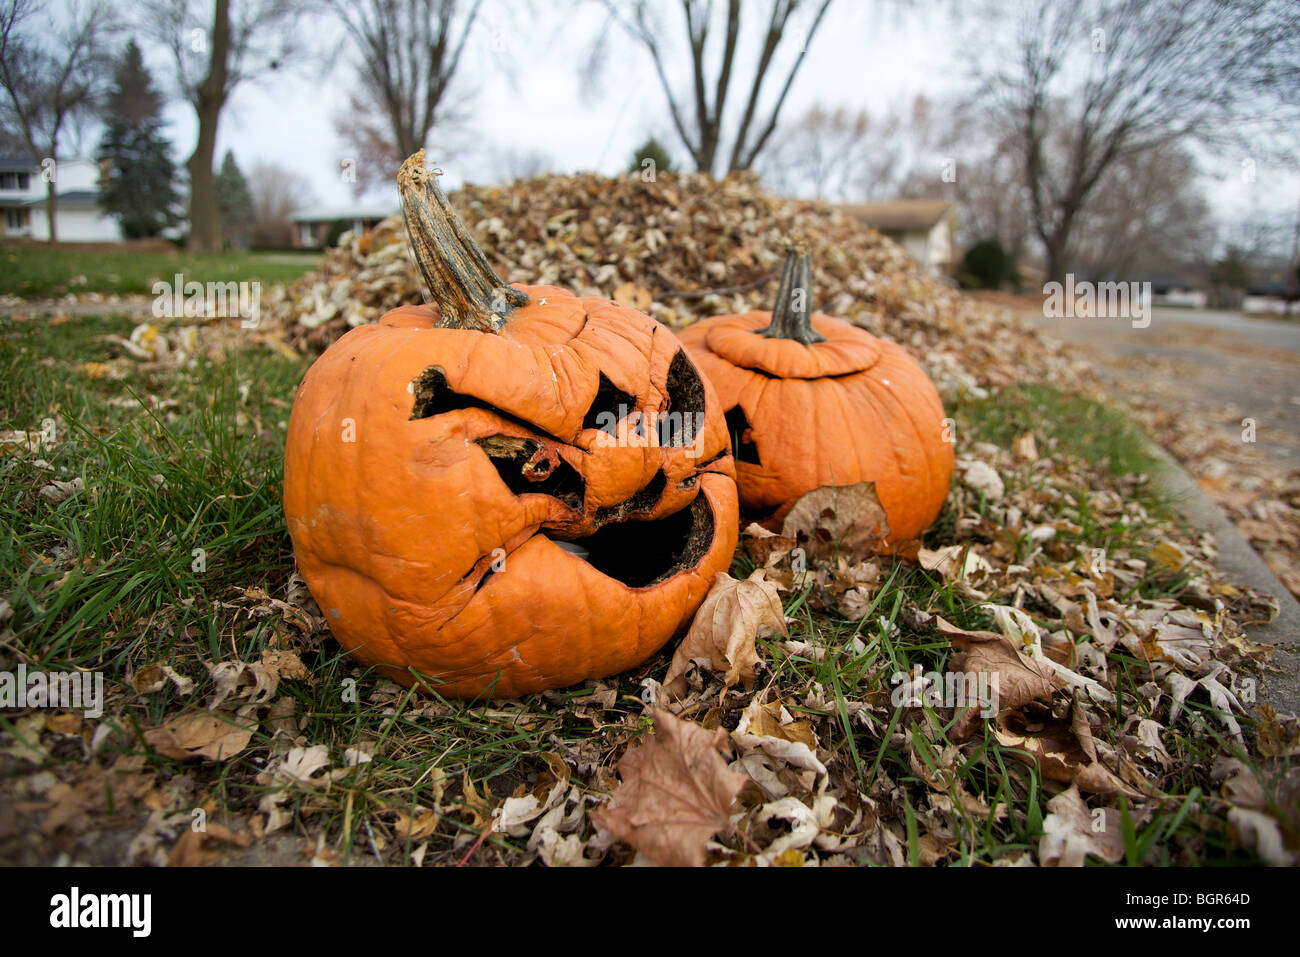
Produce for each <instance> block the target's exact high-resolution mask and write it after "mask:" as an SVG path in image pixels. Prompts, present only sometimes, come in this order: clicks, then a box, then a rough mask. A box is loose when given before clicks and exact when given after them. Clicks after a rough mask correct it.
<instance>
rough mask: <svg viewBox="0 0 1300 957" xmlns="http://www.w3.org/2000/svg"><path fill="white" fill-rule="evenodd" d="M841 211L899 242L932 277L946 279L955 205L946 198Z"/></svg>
mask: <svg viewBox="0 0 1300 957" xmlns="http://www.w3.org/2000/svg"><path fill="white" fill-rule="evenodd" d="M840 209H841V210H842V211H843V212H845V213H847V214H848V215H850V216H853V217H855V218H856V219H859V220H861V221H862V222H864V223H866V224H867V225H868V226H874V227H875V228H876V229H878V230H880V231H881V232H882V233H884V234H885V235H886V236H888V237H889V238H890V239H892V240H893V241H894V242H896V243H898V245H900V246H902V247H903V251H904V252H906V253H907V254H908V255H909V256H911V257H912V258H913V259H915V260H916V261H917V263H918V264H920V266H921V268H922V269H924V270H925V271H926V272H927V273H929V274H930V275H931V276H945V275H947V274H948V272H949V270H950V269H951V267H952V258H953V235H954V233H955V232H956V230H957V204H956V203H951V202H949V201H948V200H946V199H896V200H892V201H891V202H888V203H853V204H846V205H843V206H841V207H840Z"/></svg>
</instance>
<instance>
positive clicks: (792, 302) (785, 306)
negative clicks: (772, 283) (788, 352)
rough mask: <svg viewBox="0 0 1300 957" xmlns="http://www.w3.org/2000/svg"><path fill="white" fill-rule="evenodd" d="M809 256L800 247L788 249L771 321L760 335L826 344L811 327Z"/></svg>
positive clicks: (810, 257)
mask: <svg viewBox="0 0 1300 957" xmlns="http://www.w3.org/2000/svg"><path fill="white" fill-rule="evenodd" d="M811 298H812V254H811V253H809V252H808V251H807V249H805V248H804V247H802V246H793V245H792V246H787V247H786V250H785V265H784V266H783V267H782V268H781V284H780V286H778V287H777V290H776V305H775V306H774V307H773V308H772V322H771V324H770V325H769V326H768V327H767V328H766V329H760V330H759V333H760V334H761V335H764V336H766V337H767V338H769V339H793V340H795V341H796V342H802V343H803V344H804V345H806V346H809V345H812V344H813V343H814V342H825V341H826V337H825V336H823V335H820V334H819V333H818V332H817V331H816V330H815V329H813V327H812V310H811V309H810V308H809V300H810V299H811Z"/></svg>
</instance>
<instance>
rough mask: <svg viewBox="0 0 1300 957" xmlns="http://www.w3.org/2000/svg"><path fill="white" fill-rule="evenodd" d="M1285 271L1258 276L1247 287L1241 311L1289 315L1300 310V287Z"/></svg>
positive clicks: (1257, 313)
mask: <svg viewBox="0 0 1300 957" xmlns="http://www.w3.org/2000/svg"><path fill="white" fill-rule="evenodd" d="M1289 278H1290V277H1288V276H1287V275H1286V274H1285V273H1280V272H1273V273H1271V274H1268V275H1265V276H1257V277H1256V278H1255V280H1254V281H1253V282H1251V284H1250V285H1249V286H1248V287H1247V288H1246V295H1245V296H1244V297H1243V298H1242V300H1241V311H1242V312H1244V313H1247V314H1248V315H1249V314H1256V315H1262V314H1270V315H1278V316H1288V315H1290V314H1291V313H1293V312H1297V311H1300V288H1297V287H1296V286H1295V285H1293V284H1292V283H1291V282H1290V281H1289Z"/></svg>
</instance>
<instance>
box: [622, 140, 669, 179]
mask: <svg viewBox="0 0 1300 957" xmlns="http://www.w3.org/2000/svg"><path fill="white" fill-rule="evenodd" d="M646 160H653V161H654V163H653V165H650V166H647V164H646V162H645V161H646ZM650 170H653V171H654V172H655V173H675V172H676V171H677V167H675V166H674V165H673V160H672V157H671V156H669V155H668V151H667V150H666V149H664V147H663V144H662V143H660V142H659V141H658V140H657V139H655V138H654V137H653V136H652V137H650V139H648V140H646V141H645V142H644V143H642V144H641V146H640V148H639V149H638V150H637V151H636V152H635V153H633V154H632V162H631V164H630V165H629V166H628V168H627V171H628V172H629V173H641V174H642V175H646V174H648V173H649V171H650Z"/></svg>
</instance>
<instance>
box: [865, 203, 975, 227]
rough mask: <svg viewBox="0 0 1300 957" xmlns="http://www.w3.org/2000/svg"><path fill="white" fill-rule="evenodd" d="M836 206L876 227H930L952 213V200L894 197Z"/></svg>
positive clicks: (953, 208)
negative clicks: (890, 199)
mask: <svg viewBox="0 0 1300 957" xmlns="http://www.w3.org/2000/svg"><path fill="white" fill-rule="evenodd" d="M840 209H841V210H843V211H844V212H845V213H848V214H849V215H850V216H855V217H857V218H858V219H860V220H862V221H863V222H864V223H866V224H867V225H868V226H875V227H876V228H877V229H880V230H902V231H906V230H912V229H930V228H931V227H933V226H934V225H935V224H936V223H938V222H939V220H941V219H943V218H944V217H945V216H947V215H949V214H951V213H955V212H956V210H957V204H956V203H950V202H948V200H946V199H895V200H892V201H890V202H888V203H846V204H844V205H842V206H840Z"/></svg>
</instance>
